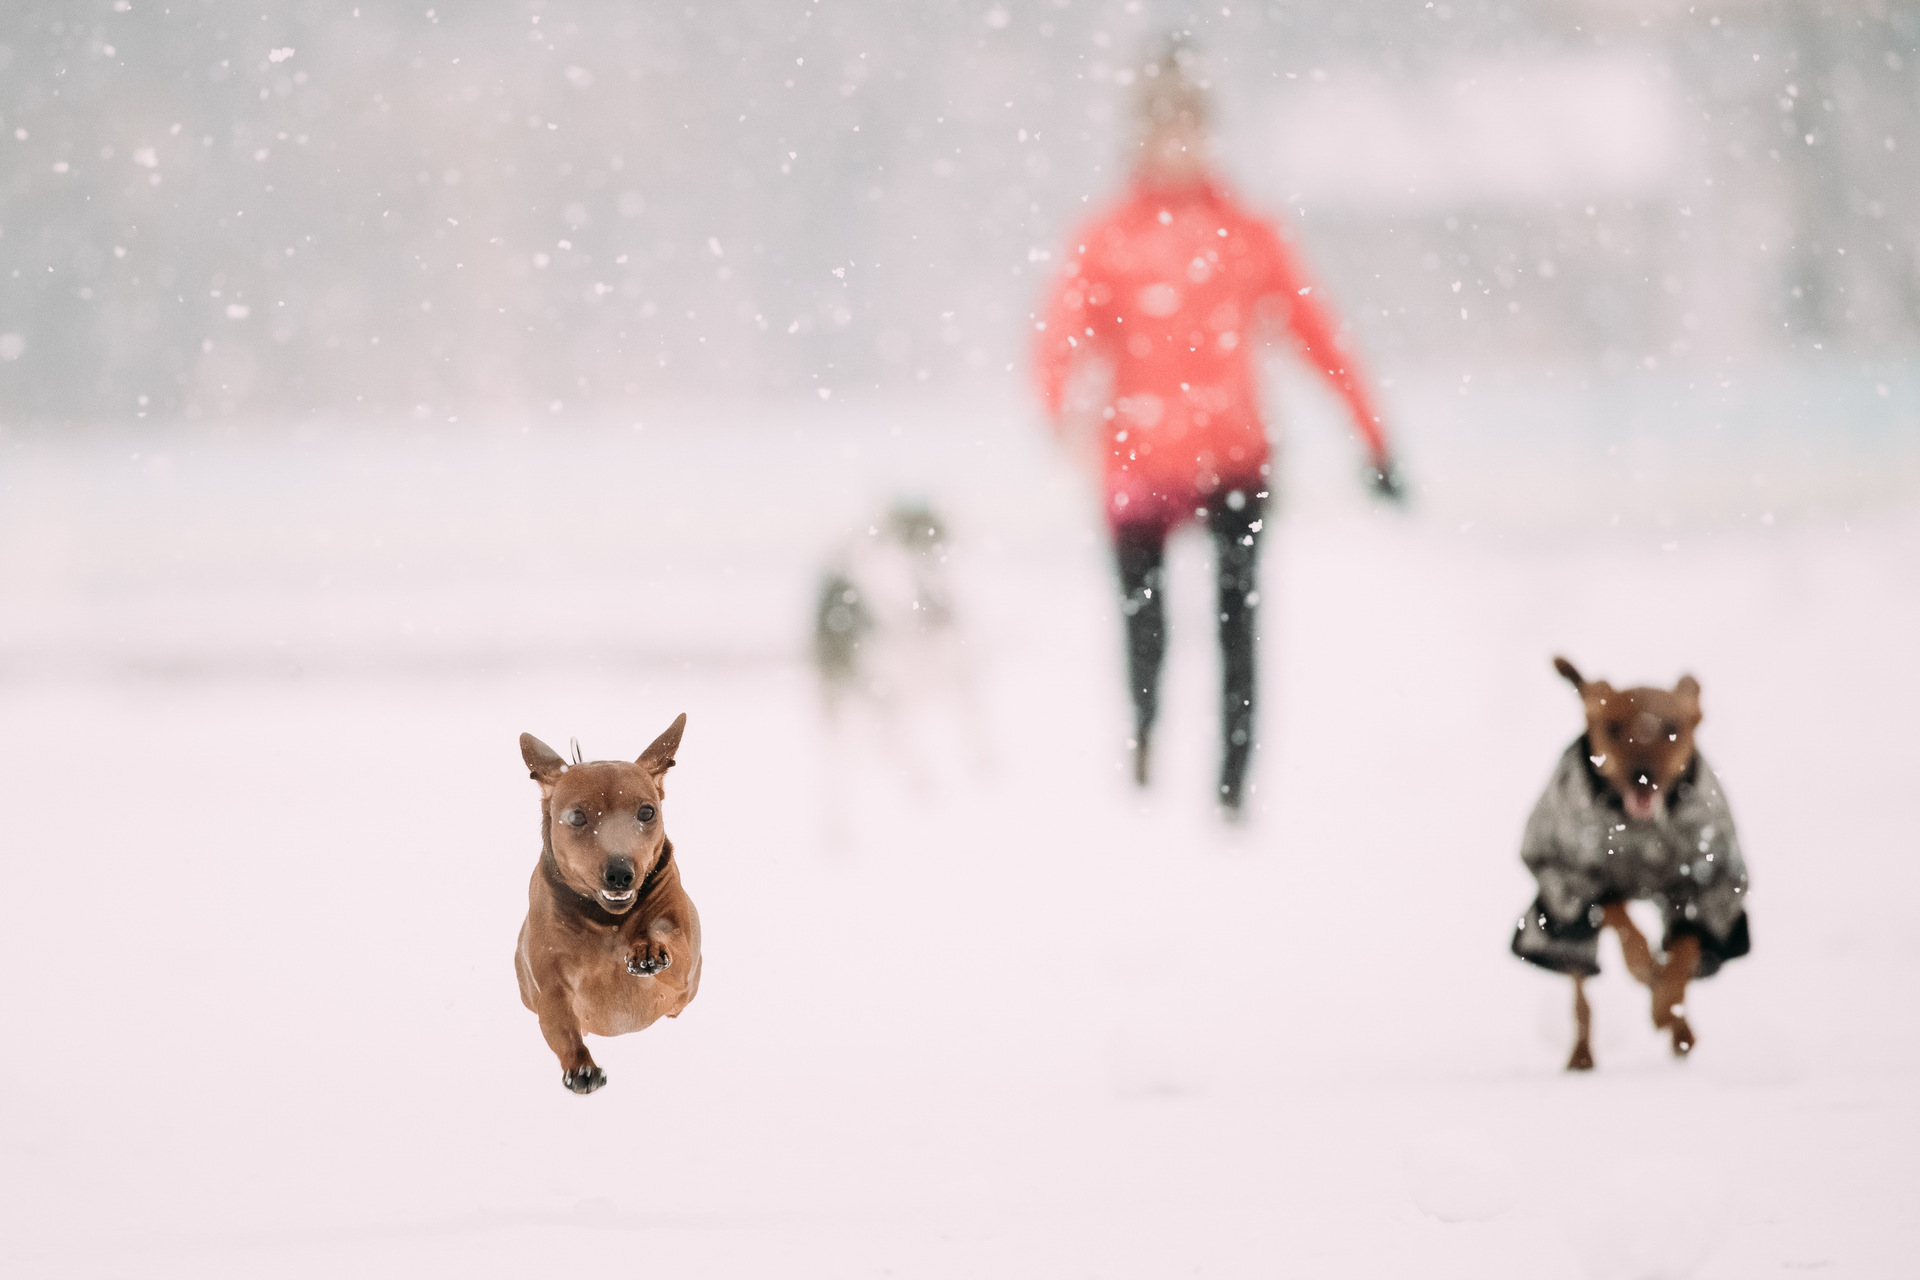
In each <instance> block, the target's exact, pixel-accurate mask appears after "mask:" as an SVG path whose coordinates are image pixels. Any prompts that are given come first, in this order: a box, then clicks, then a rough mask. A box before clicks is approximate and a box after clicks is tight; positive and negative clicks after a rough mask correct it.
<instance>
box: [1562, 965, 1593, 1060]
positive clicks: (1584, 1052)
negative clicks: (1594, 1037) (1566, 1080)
mask: <svg viewBox="0 0 1920 1280" xmlns="http://www.w3.org/2000/svg"><path fill="white" fill-rule="evenodd" d="M1573 1025H1574V1030H1575V1039H1574V1042H1573V1056H1572V1057H1571V1058H1568V1059H1567V1070H1569V1071H1591V1070H1593V1048H1592V1046H1591V1045H1589V1044H1588V1043H1587V1033H1588V1032H1590V1031H1592V1030H1593V1010H1592V1009H1590V1008H1588V1007H1587V980H1586V979H1585V978H1583V977H1581V976H1580V975H1579V974H1577V973H1576V974H1574V975H1573Z"/></svg>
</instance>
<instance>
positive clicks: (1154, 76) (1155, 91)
mask: <svg viewBox="0 0 1920 1280" xmlns="http://www.w3.org/2000/svg"><path fill="white" fill-rule="evenodd" d="M1134 84H1135V88H1134V91H1133V112H1134V119H1135V121H1136V122H1137V124H1138V127H1139V129H1140V132H1141V134H1142V135H1143V136H1144V135H1146V134H1150V133H1153V132H1154V131H1155V130H1158V129H1164V128H1167V127H1169V126H1176V125H1183V124H1184V125H1186V126H1188V127H1190V128H1196V129H1197V128H1204V127H1206V125H1207V123H1208V121H1209V119H1210V118H1211V116H1212V114H1213V112H1212V102H1211V100H1210V95H1209V93H1208V90H1209V89H1211V88H1212V85H1211V84H1209V83H1208V82H1207V81H1206V80H1204V79H1202V78H1201V74H1200V57H1199V55H1198V54H1196V53H1195V52H1194V51H1193V49H1192V48H1191V47H1190V46H1189V45H1188V44H1187V42H1186V40H1185V39H1183V38H1182V37H1180V36H1177V35H1174V36H1168V37H1167V38H1166V39H1165V40H1164V41H1163V42H1162V43H1161V45H1160V47H1159V48H1158V49H1156V50H1154V51H1153V52H1152V53H1149V54H1148V55H1147V57H1146V58H1144V59H1143V60H1142V62H1141V66H1140V74H1139V78H1138V79H1136V80H1135V81H1134Z"/></svg>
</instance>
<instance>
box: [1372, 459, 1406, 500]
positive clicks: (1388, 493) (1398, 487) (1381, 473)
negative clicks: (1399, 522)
mask: <svg viewBox="0 0 1920 1280" xmlns="http://www.w3.org/2000/svg"><path fill="white" fill-rule="evenodd" d="M1367 487H1368V488H1370V489H1372V490H1373V496H1374V497H1376V498H1383V499H1385V500H1386V501H1388V502H1392V503H1397V504H1402V505H1404V504H1405V502H1406V500H1407V487H1406V484H1405V483H1404V482H1403V481H1402V480H1401V478H1400V468H1399V467H1397V466H1395V465H1394V464H1393V459H1391V458H1376V459H1374V460H1373V462H1371V463H1369V464H1368V466H1367Z"/></svg>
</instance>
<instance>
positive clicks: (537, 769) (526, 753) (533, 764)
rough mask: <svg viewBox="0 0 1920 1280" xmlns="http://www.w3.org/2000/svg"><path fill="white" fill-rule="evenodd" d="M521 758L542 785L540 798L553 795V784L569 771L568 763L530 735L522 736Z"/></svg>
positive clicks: (557, 753)
mask: <svg viewBox="0 0 1920 1280" xmlns="http://www.w3.org/2000/svg"><path fill="white" fill-rule="evenodd" d="M520 758H521V759H522V760H525V761H526V762H527V773H528V776H530V777H531V778H532V779H533V780H534V781H535V782H537V783H539V784H540V797H541V799H543V800H544V799H545V798H546V797H548V796H550V795H552V794H553V784H554V783H555V782H557V781H559V779H560V775H561V774H563V773H565V772H566V771H567V762H566V761H565V760H562V759H561V758H560V753H559V752H558V751H555V750H554V749H553V748H552V747H550V746H548V745H547V744H546V743H544V742H542V741H540V739H538V738H536V737H534V736H533V735H532V734H530V733H523V734H521V735H520Z"/></svg>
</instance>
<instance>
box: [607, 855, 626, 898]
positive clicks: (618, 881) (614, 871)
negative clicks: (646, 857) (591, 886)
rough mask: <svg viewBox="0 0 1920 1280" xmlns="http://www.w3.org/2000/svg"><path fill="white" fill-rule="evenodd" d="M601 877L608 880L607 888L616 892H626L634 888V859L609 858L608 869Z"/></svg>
mask: <svg viewBox="0 0 1920 1280" xmlns="http://www.w3.org/2000/svg"><path fill="white" fill-rule="evenodd" d="M600 878H601V879H602V880H603V881H605V882H606V886H607V888H609V889H611V890H613V891H614V892H615V893H625V892H626V891H627V890H629V889H631V888H633V859H632V858H609V859H607V866H606V870H604V871H602V872H601V873H600Z"/></svg>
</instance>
